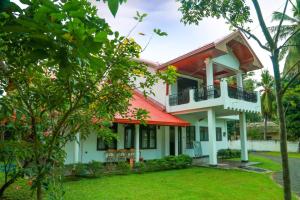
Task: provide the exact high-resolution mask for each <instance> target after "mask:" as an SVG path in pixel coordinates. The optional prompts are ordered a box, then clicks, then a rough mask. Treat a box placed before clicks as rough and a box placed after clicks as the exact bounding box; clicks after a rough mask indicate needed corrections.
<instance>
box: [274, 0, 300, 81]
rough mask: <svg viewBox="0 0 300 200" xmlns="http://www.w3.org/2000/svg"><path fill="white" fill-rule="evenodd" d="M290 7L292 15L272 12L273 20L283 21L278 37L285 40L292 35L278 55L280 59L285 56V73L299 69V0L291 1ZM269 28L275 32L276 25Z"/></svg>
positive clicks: (292, 72)
mask: <svg viewBox="0 0 300 200" xmlns="http://www.w3.org/2000/svg"><path fill="white" fill-rule="evenodd" d="M291 3H292V1H291ZM292 7H293V8H292V9H293V10H292V11H293V17H291V16H289V15H287V14H283V13H281V12H274V13H273V21H280V20H281V19H283V23H284V24H283V25H282V28H281V32H280V34H279V38H280V39H281V40H286V39H287V38H288V37H290V36H292V37H291V38H290V40H289V41H288V43H287V44H286V45H284V47H283V48H282V51H281V55H280V59H283V58H285V57H286V61H285V65H284V71H283V73H284V74H286V75H289V74H294V73H297V72H299V71H300V57H299V55H300V0H296V1H295V3H292ZM270 30H271V32H273V33H276V32H277V30H278V26H273V27H271V28H270Z"/></svg>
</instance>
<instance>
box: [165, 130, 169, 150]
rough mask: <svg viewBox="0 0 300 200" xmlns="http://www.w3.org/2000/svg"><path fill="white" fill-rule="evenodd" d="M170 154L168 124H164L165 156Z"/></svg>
mask: <svg viewBox="0 0 300 200" xmlns="http://www.w3.org/2000/svg"><path fill="white" fill-rule="evenodd" d="M169 155H170V126H165V156H169Z"/></svg>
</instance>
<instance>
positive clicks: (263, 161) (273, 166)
mask: <svg viewBox="0 0 300 200" xmlns="http://www.w3.org/2000/svg"><path fill="white" fill-rule="evenodd" d="M230 160H236V161H239V160H240V158H233V159H230ZM249 161H250V162H259V163H258V164H256V165H255V166H256V167H260V168H263V169H268V170H271V171H280V170H281V165H280V164H279V163H277V162H274V161H273V160H271V159H268V158H265V157H263V156H259V155H255V154H252V153H249Z"/></svg>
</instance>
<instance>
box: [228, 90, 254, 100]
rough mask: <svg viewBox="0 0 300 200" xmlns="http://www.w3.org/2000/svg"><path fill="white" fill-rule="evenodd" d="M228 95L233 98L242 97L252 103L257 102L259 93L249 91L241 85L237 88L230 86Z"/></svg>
mask: <svg viewBox="0 0 300 200" xmlns="http://www.w3.org/2000/svg"><path fill="white" fill-rule="evenodd" d="M228 96H229V97H230V98H233V99H242V100H244V101H248V102H252V103H256V102H257V95H256V93H255V92H248V91H245V90H243V88H239V87H237V88H235V87H230V86H228Z"/></svg>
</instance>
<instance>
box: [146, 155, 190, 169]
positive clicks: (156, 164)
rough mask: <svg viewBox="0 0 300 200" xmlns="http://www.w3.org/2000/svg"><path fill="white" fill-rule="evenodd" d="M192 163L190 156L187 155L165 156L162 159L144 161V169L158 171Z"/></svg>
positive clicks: (182, 166)
mask: <svg viewBox="0 0 300 200" xmlns="http://www.w3.org/2000/svg"><path fill="white" fill-rule="evenodd" d="M191 164H192V158H191V157H189V156H187V155H179V156H166V157H164V158H162V159H155V160H149V161H147V162H146V164H145V165H146V167H145V168H146V171H160V170H167V169H182V168H187V167H189V166H190V165H191Z"/></svg>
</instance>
